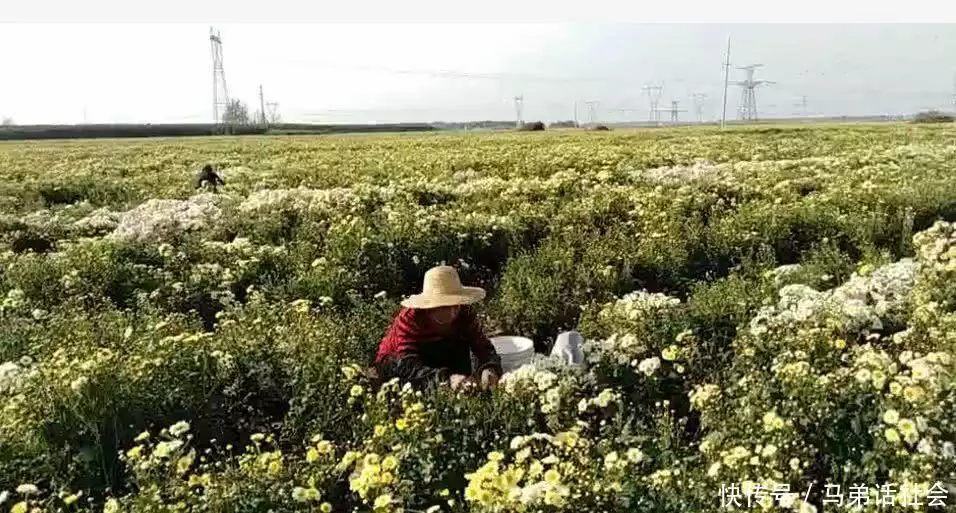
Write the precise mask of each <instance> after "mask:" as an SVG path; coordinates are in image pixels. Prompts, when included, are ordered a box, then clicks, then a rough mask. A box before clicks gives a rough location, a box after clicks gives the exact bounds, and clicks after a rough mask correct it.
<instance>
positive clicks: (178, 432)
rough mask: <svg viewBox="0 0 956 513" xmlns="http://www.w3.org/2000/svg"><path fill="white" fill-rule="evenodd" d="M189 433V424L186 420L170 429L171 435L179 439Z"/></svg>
mask: <svg viewBox="0 0 956 513" xmlns="http://www.w3.org/2000/svg"><path fill="white" fill-rule="evenodd" d="M187 431H189V423H188V422H186V421H185V420H181V421H179V422H177V423H175V424H173V425H172V426H170V427H169V434H170V435H172V436H174V437H177V438H178V437H180V436H182V435H184V434H186V432H187Z"/></svg>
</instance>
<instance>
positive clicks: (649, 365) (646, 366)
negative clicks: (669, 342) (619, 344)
mask: <svg viewBox="0 0 956 513" xmlns="http://www.w3.org/2000/svg"><path fill="white" fill-rule="evenodd" d="M660 367H661V359H660V358H658V357H656V356H654V357H652V358H646V359H644V360H642V361H641V363H639V364H638V365H637V369H638V370H639V371H641V372H643V373H644V374H645V375H646V376H650V375H651V374H654V371H656V370H657V369H659V368H660Z"/></svg>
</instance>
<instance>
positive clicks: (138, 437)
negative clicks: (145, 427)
mask: <svg viewBox="0 0 956 513" xmlns="http://www.w3.org/2000/svg"><path fill="white" fill-rule="evenodd" d="M148 439H149V431H143V432H142V433H140V434H138V435H136V438H134V439H133V441H134V442H145V441H146V440H148Z"/></svg>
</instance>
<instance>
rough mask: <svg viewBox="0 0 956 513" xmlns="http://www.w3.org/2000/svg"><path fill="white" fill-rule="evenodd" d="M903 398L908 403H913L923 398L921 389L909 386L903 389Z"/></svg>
mask: <svg viewBox="0 0 956 513" xmlns="http://www.w3.org/2000/svg"><path fill="white" fill-rule="evenodd" d="M903 398H904V399H906V400H907V401H908V402H911V403H915V402H916V401H919V400H920V399H922V398H923V389H922V388H920V387H916V386H909V387H906V388H904V389H903Z"/></svg>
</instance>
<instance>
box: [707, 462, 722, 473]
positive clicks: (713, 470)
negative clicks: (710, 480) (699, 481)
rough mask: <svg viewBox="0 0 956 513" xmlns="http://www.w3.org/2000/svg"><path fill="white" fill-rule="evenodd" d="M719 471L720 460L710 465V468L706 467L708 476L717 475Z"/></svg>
mask: <svg viewBox="0 0 956 513" xmlns="http://www.w3.org/2000/svg"><path fill="white" fill-rule="evenodd" d="M719 472H720V462H719V461H718V462H715V463H713V464H711V465H710V468H708V469H707V475H708V476H710V477H717V474H718V473H719Z"/></svg>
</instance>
